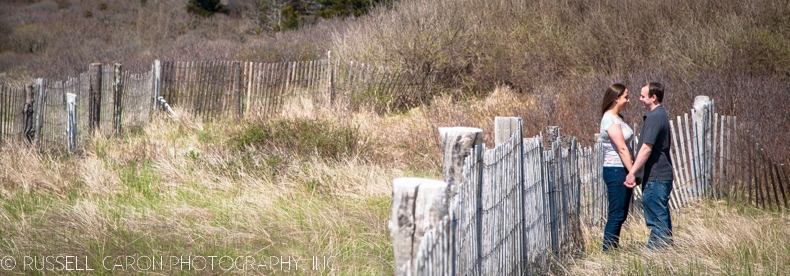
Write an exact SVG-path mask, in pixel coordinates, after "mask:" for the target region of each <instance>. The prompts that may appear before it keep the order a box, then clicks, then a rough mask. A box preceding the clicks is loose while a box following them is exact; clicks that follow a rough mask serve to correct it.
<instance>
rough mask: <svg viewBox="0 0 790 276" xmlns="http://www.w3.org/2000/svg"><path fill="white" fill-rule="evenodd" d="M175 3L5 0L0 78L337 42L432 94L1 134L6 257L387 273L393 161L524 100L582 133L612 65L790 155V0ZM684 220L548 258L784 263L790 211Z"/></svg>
mask: <svg viewBox="0 0 790 276" xmlns="http://www.w3.org/2000/svg"><path fill="white" fill-rule="evenodd" d="M185 2H186V1H182V0H145V1H122V0H103V1H99V0H52V1H35V0H12V1H0V83H6V84H8V85H12V86H18V85H22V84H25V83H29V82H31V81H32V80H33V78H37V77H45V78H52V79H63V78H65V77H67V76H74V75H76V74H78V73H80V72H84V71H86V69H87V66H88V64H89V63H91V62H105V63H111V62H121V63H123V64H124V68H126V69H127V70H131V71H135V72H142V71H145V70H148V69H149V68H150V66H151V63H152V61H153V60H155V59H161V60H181V61H195V60H243V61H256V62H278V61H296V60H314V59H323V58H326V55H327V51H331V52H332V57H333V58H334V59H335V60H338V61H342V62H347V61H361V62H366V63H370V64H374V65H381V66H389V67H398V68H401V69H405V70H409V71H411V72H412V73H418V74H424V75H426V76H429V77H430V78H429V79H432V80H434V83H433V85H431V86H430V87H431V89H429V90H426V91H424V92H423V93H425V97H423V98H425V99H429V100H428V101H427V102H425V104H424V105H420V106H417V107H414V108H409V109H405V108H398V107H394V108H391V109H389V108H388V109H386V110H388V111H391V112H389V113H384V114H382V113H376V112H373V111H370V110H360V111H359V112H356V113H336V112H334V111H332V110H324V109H322V108H316V107H313V106H309V105H299V104H294V105H293V106H288V108H285V109H284V112H282V114H279V116H273V117H266V118H263V117H252V118H248V119H247V120H244V121H234V120H217V121H213V122H204V121H201V120H200V119H197V118H193V117H192V116H190V114H187V113H186V112H184V111H183V110H181V109H179V107H177V106H176V107H175V109H176V112H177V113H179V114H180V115H181V116H180V117H179V118H178V119H174V118H171V117H168V116H167V115H166V114H164V113H163V114H159V116H156V118H154V119H153V120H152V122H151V123H150V124H149V125H148V126H146V127H145V128H143V129H142V130H140V131H137V132H134V133H126V134H125V135H123V136H122V137H114V138H107V137H100V136H96V137H93V138H91V139H90V140H89V141H88V142H87V143H88V146H87V148H85V149H84V151H83V152H80V153H79V154H67V153H55V154H43V153H40V152H37V151H36V150H34V149H30V148H28V147H26V146H24V145H21V144H13V143H10V144H6V145H3V146H2V147H0V164H2V165H0V171H3V174H0V183H2V185H0V196H1V198H0V205H2V206H3V208H0V234H1V235H0V236H2V237H3V240H2V241H3V243H2V244H0V256H4V255H5V256H16V257H20V258H21V257H22V256H34V255H36V256H49V255H58V254H60V255H62V254H69V255H76V256H82V257H85V258H87V259H89V260H90V263H89V264H88V265H89V266H91V267H93V268H95V269H102V265H103V263H102V260H104V259H103V258H104V257H107V256H110V257H111V261H112V262H113V263H112V265H114V264H115V262H116V260H117V259H115V258H112V257H113V256H115V257H118V256H124V255H129V254H132V255H135V257H134V258H133V259H134V260H136V261H139V260H141V259H140V256H141V255H148V256H185V255H186V256H214V255H217V256H251V257H255V258H257V259H256V260H257V261H258V263H260V260H261V257H264V258H266V260H267V261H271V259H270V257H272V256H277V257H282V256H293V257H301V258H306V259H309V260H317V259H312V258H313V257H316V258H324V259H322V260H325V258H327V257H330V258H332V260H334V261H333V262H332V263H331V267H330V269H332V268H336V269H337V270H338V271H336V272H331V271H327V270H326V267H323V268H322V269H318V270H304V271H302V272H299V273H297V274H308V275H311V274H331V273H335V274H341V275H382V274H385V275H386V274H390V273H392V272H393V271H394V270H393V267H392V266H393V260H392V258H393V255H392V244H391V240H390V237H389V233H388V230H387V228H386V221H387V220H388V219H389V217H390V213H389V212H390V209H389V208H390V201H391V198H390V197H391V192H392V191H391V186H390V185H391V182H392V180H393V179H394V178H397V177H404V176H414V177H427V178H439V175H440V174H441V168H440V164H441V155H440V149H439V147H440V145H439V140H438V133H437V127H442V126H475V127H479V128H482V129H483V130H484V133H485V135H484V142H485V143H486V144H488V145H491V144H493V134H492V133H493V118H494V117H495V116H517V117H521V118H523V119H524V131H525V135H530V136H531V135H535V134H537V133H538V132H540V131H544V130H545V127H546V126H549V125H558V126H561V127H562V132H563V134H565V135H573V136H577V137H578V138H579V139H580V142H581V143H582V145H590V144H591V142H592V139H593V138H592V137H593V135H592V134H594V133H596V132H597V130H598V121H599V116H600V114H599V112H600V111H599V110H598V109H599V105H600V103H599V102H600V94H601V93H602V90H603V88H604V87H606V86H608V85H609V84H611V83H613V82H622V83H624V84H626V85H627V86H628V88H629V89H630V90H631V91H632V94H633V91H635V90H637V89H638V88H639V87H641V86H642V85H643V84H644V83H645V82H647V81H660V82H663V83H664V84H665V85H666V86H667V88H668V89H667V91H668V92H667V93H668V94H667V97H666V98H665V104H666V106H667V109H668V111H669V113H670V115H671V116H677V115H680V114H683V113H685V112H687V111H688V109H690V107H691V103H692V102H693V100H694V97H695V96H697V95H708V96H711V98H712V99H713V100H715V101H716V108H717V110H716V112H718V113H721V114H727V115H737V116H738V121H739V122H740V123H741V124H742V127H743V128H745V129H747V130H749V133H750V134H751V135H753V136H754V137H755V138H756V140H755V142H759V143H760V144H761V145H764V146H765V148H766V152H767V154H769V155H770V156H771V157H772V158H774V159H775V160H779V161H780V162H786V160H790V150H788V147H787V145H788V144H789V143H790V98H788V97H786V95H790V17H788V16H787V15H788V14H790V2H788V1H771V0H738V1H736V0H721V1H715V0H709V1H708V0H705V1H692V2H689V1H684V0H667V1H650V0H604V1H588V0H578V1H562V2H557V1H552V0H533V1H522V2H519V1H487V0H434V1H428V0H404V1H389V3H391V4H392V6H388V7H379V8H377V9H373V10H371V11H369V13H368V14H366V15H361V16H359V17H351V18H346V19H340V18H337V19H322V18H320V17H316V18H314V24H311V25H305V26H302V27H301V28H299V29H298V30H287V31H286V30H280V31H275V30H274V29H273V28H269V27H270V25H265V24H263V23H262V21H261V18H263V17H262V16H264V17H265V15H262V14H260V10H257V11H256V10H255V9H254V8H253V7H254V5H255V4H256V3H260V2H259V1H254V0H239V1H234V2H233V5H231V6H230V7H229V13H228V14H215V15H214V16H212V17H209V18H204V17H200V16H195V15H192V14H189V13H187V11H186V9H185V7H184V5H185ZM642 114H643V111H642V109H641V106H639V104H638V101H636V100H634V99H633V98H632V105H631V106H629V110H627V111H626V114H625V115H626V119H627V120H628V121H629V122H630V123H637V124H641V115H642ZM273 133H276V134H277V135H274V134H273ZM303 137H312V138H320V139H298V138H303ZM291 138H293V139H291ZM315 141H320V143H319V142H315ZM673 215H675V214H674V213H673ZM677 218H678V237H679V238H680V240H681V241H680V242H679V244H680V246H679V247H678V248H677V250H676V251H673V252H672V253H676V254H671V255H669V256H656V254H652V253H649V252H645V251H644V250H642V249H641V248H642V245H643V244H641V243H640V242H641V241H643V240H644V236H645V229H646V228H644V225H643V222H642V221H640V218H634V219H629V225H627V229H626V230H627V231H628V232H627V233H626V234H625V235H624V237H625V238H624V244H625V245H626V246H625V249H626V250H624V251H623V252H621V253H619V254H616V255H605V254H602V253H601V252H600V251H599V250H597V246H598V245H599V244H596V243H595V242H596V241H597V240H599V239H600V235H601V233H599V232H597V230H595V229H590V230H589V232H588V233H586V239H587V243H588V244H589V245H590V247H589V249H588V251H587V253H586V254H585V255H583V256H580V257H581V258H580V259H576V260H571V261H570V262H568V263H563V264H562V265H561V266H558V267H557V268H558V270H557V271H555V272H556V273H557V274H570V275H588V274H597V275H610V274H623V275H626V274H640V273H644V274H673V273H674V274H737V275H741V274H780V273H781V271H786V270H787V269H788V268H790V267H787V265H788V264H790V256H789V255H788V254H787V252H790V251H788V248H790V244H788V241H787V239H786V238H785V237H786V236H787V234H788V233H787V227H784V226H785V225H786V224H787V219H786V218H785V215H784V214H780V213H772V212H766V211H761V210H756V209H753V208H750V207H747V206H742V205H739V204H738V203H726V202H713V201H706V202H703V203H701V204H700V205H698V206H694V207H693V209H689V210H682V211H680V212H678V213H677ZM758 226H760V227H758ZM21 260H22V259H19V261H20V264H21V263H22V262H21ZM123 261H125V259H122V260H121V266H122V267H125V268H128V267H126V266H124V263H123ZM168 261H169V260H168ZM323 263H324V264H326V262H323ZM194 264H195V263H190V265H189V268H190V269H194ZM203 264H205V263H203ZM268 264H271V263H268ZM138 265H139V263H138ZM198 265H200V263H198ZM0 269H2V267H0ZM182 270H183V269H182ZM139 271H140V269H139V267H137V268H134V269H127V270H126V271H120V272H116V273H120V274H137V273H138V272H139ZM192 272H195V271H192ZM205 272H207V273H205V274H222V273H225V271H219V270H213V271H211V272H208V271H205ZM238 272H239V273H245V272H242V271H238ZM246 272H249V271H246ZM256 272H259V271H256ZM256 272H252V273H256ZM267 272H271V273H274V274H278V273H281V274H286V273H288V272H285V271H267ZM195 273H197V272H195ZM252 273H251V274H252Z"/></svg>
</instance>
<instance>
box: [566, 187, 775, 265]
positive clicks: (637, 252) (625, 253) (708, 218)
mask: <svg viewBox="0 0 790 276" xmlns="http://www.w3.org/2000/svg"><path fill="white" fill-rule="evenodd" d="M672 216H673V217H672V223H673V231H674V236H675V246H674V247H673V248H670V249H668V250H665V251H659V252H654V251H649V250H647V249H646V248H645V244H646V241H647V238H648V235H649V230H648V229H647V227H645V225H644V218H643V217H642V216H640V215H637V216H636V217H634V216H632V217H629V218H628V221H627V222H626V224H625V228H624V229H623V230H624V231H623V234H621V246H622V247H621V249H620V250H619V251H616V252H613V253H611V254H606V253H603V252H602V251H601V241H602V240H603V233H602V229H597V228H596V229H590V230H589V231H588V233H587V235H586V239H587V241H588V245H589V248H588V250H587V252H586V253H585V255H584V256H583V257H581V258H578V259H574V260H572V261H571V262H568V263H566V264H565V265H564V266H562V267H561V268H560V269H558V271H560V273H559V274H563V275H635V274H636V275H781V274H784V271H787V269H789V268H790V267H788V264H790V255H788V252H790V243H788V241H787V239H786V237H787V235H788V234H790V233H789V232H788V228H787V224H788V223H789V222H790V221H788V219H787V217H786V216H785V215H784V214H780V213H771V212H765V211H762V210H758V209H755V208H753V207H748V206H739V205H737V204H736V205H730V204H728V203H726V202H720V201H704V202H702V203H700V204H697V205H695V206H692V207H690V208H687V209H684V210H680V211H675V212H673V213H672Z"/></svg>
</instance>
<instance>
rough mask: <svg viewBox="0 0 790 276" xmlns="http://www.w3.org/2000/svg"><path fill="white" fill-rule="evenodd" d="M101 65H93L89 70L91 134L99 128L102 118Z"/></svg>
mask: <svg viewBox="0 0 790 276" xmlns="http://www.w3.org/2000/svg"><path fill="white" fill-rule="evenodd" d="M101 75H102V74H101V63H91V65H90V67H89V68H88V76H90V86H89V88H88V97H90V99H89V100H88V102H89V104H88V126H89V129H90V132H94V131H96V130H97V129H98V128H99V122H100V121H101V120H100V116H101Z"/></svg>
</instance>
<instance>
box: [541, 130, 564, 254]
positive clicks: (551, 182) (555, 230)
mask: <svg viewBox="0 0 790 276" xmlns="http://www.w3.org/2000/svg"><path fill="white" fill-rule="evenodd" d="M559 137H560V127H559V126H547V127H546V137H545V139H546V145H545V146H546V147H548V148H549V150H550V153H551V159H552V160H551V162H550V164H544V166H546V172H547V173H546V176H545V179H546V181H547V184H548V185H547V188H548V190H547V191H546V195H547V196H548V198H549V200H548V202H549V204H548V207H549V208H548V213H549V223H548V225H549V229H550V230H549V234H550V236H551V249H552V252H553V253H554V254H555V255H556V256H559V255H560V240H559V235H560V226H561V225H559V224H560V223H561V221H560V219H561V217H562V215H564V214H563V213H559V214H558V212H562V206H561V205H560V206H558V202H557V200H558V198H557V197H559V196H562V194H560V195H557V193H560V192H561V190H562V189H561V188H562V187H560V191H557V185H560V183H557V175H558V174H560V173H562V172H561V171H559V170H558V169H559V164H558V163H559V161H560V160H559V158H560V157H562V153H561V149H559V148H557V146H559V144H557V143H555V142H556V141H558V139H559ZM547 157H548V156H547Z"/></svg>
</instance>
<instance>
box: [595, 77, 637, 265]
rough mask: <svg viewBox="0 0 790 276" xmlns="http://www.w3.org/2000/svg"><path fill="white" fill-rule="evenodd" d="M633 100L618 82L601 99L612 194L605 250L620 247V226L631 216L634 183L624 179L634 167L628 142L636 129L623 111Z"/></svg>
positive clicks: (605, 157)
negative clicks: (631, 126) (626, 182)
mask: <svg viewBox="0 0 790 276" xmlns="http://www.w3.org/2000/svg"><path fill="white" fill-rule="evenodd" d="M629 102H630V100H629V99H628V89H626V88H625V85H622V84H619V83H615V84H612V85H611V86H609V88H607V89H606V92H605V93H604V96H603V101H602V102H601V115H602V118H601V145H602V148H603V180H604V182H606V192H607V194H608V196H609V216H608V218H607V220H606V227H605V228H604V234H603V251H604V252H608V251H609V250H611V249H613V248H617V247H618V246H619V243H620V229H622V227H623V222H625V219H626V218H627V217H628V206H629V204H630V203H631V194H632V192H633V189H632V188H633V187H626V186H625V185H624V184H623V183H624V182H625V177H626V176H627V175H628V172H629V171H630V170H631V165H632V164H633V162H632V156H631V150H630V148H629V146H628V145H629V144H630V143H631V139H632V138H633V136H634V131H633V130H631V128H630V127H628V124H626V123H625V121H624V120H623V116H622V115H620V112H621V111H623V110H624V109H625V107H626V106H627V104H628V103H629Z"/></svg>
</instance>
